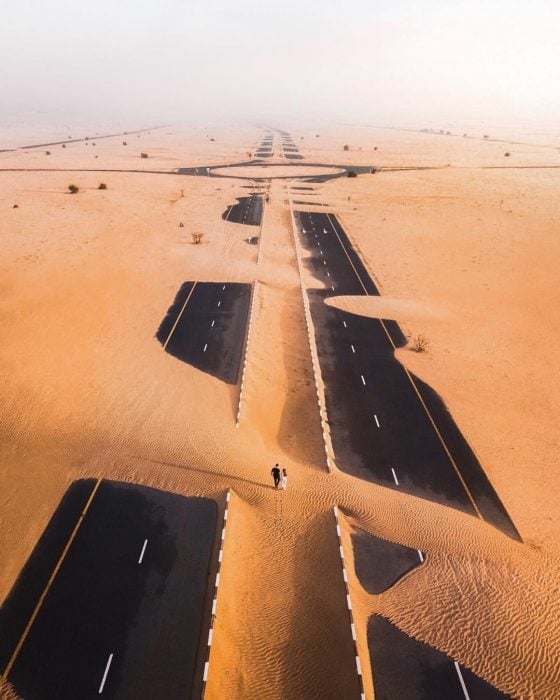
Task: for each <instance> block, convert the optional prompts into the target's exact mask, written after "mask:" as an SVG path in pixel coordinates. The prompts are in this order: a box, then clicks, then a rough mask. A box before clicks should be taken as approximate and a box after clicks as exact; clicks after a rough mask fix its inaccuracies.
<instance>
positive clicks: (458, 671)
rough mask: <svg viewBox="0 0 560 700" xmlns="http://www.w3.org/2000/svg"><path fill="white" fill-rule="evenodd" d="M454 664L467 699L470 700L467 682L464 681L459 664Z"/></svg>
mask: <svg viewBox="0 0 560 700" xmlns="http://www.w3.org/2000/svg"><path fill="white" fill-rule="evenodd" d="M453 663H454V664H455V670H456V671H457V675H458V676H459V681H460V683H461V688H462V689H463V693H464V694H465V699H466V700H470V697H469V693H468V692H467V686H466V685H465V681H464V680H463V674H462V673H461V669H460V667H459V664H458V663H457V662H456V661H454V662H453Z"/></svg>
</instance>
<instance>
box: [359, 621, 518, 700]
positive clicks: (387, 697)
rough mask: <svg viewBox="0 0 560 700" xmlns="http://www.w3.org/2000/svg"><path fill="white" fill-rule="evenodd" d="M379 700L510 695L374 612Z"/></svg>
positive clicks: (485, 699) (371, 630)
mask: <svg viewBox="0 0 560 700" xmlns="http://www.w3.org/2000/svg"><path fill="white" fill-rule="evenodd" d="M368 645H369V649H370V657H371V660H372V670H373V686H374V690H375V698H376V700H396V699H398V700H423V699H424V698H425V699H426V700H431V699H432V698H445V700H499V699H501V698H507V697H509V696H508V695H505V694H504V693H502V692H500V691H499V690H497V689H496V688H494V687H493V686H491V685H490V684H489V683H487V682H486V681H484V680H483V679H482V678H479V677H478V676H475V674H474V673H472V672H471V671H469V670H468V669H467V668H465V667H464V666H460V665H459V664H458V663H457V661H454V660H453V659H452V658H450V657H449V656H447V655H446V654H443V653H442V652H440V651H438V650H437V649H434V648H433V647H431V646H428V645H427V644H424V643H423V642H419V641H417V640H415V639H413V638H412V637H409V636H408V635H406V634H405V633H404V632H401V631H400V630H399V629H397V628H396V627H395V626H394V625H392V624H391V623H390V622H388V621H387V620H385V619H384V618H382V617H378V616H376V615H374V616H373V617H372V618H371V620H370V621H369V625H368Z"/></svg>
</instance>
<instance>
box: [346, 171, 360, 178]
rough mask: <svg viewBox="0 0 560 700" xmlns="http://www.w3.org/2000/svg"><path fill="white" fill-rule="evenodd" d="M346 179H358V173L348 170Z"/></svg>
mask: <svg viewBox="0 0 560 700" xmlns="http://www.w3.org/2000/svg"><path fill="white" fill-rule="evenodd" d="M348 177H358V173H357V172H356V171H355V170H349V171H348Z"/></svg>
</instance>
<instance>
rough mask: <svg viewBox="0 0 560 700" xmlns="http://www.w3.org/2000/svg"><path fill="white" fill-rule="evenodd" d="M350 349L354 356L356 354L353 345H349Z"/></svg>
mask: <svg viewBox="0 0 560 700" xmlns="http://www.w3.org/2000/svg"><path fill="white" fill-rule="evenodd" d="M350 347H351V348H352V352H353V353H354V355H355V354H356V348H355V347H354V346H353V345H351V346H350Z"/></svg>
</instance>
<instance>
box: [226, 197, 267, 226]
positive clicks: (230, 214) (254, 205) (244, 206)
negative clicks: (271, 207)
mask: <svg viewBox="0 0 560 700" xmlns="http://www.w3.org/2000/svg"><path fill="white" fill-rule="evenodd" d="M262 215H263V201H262V195H260V194H255V193H253V194H251V195H250V196H249V197H237V204H231V205H230V206H229V207H228V208H227V209H226V210H225V212H224V213H223V214H222V219H224V220H225V221H231V222H233V223H235V224H246V225H247V226H260V225H261V221H262Z"/></svg>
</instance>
